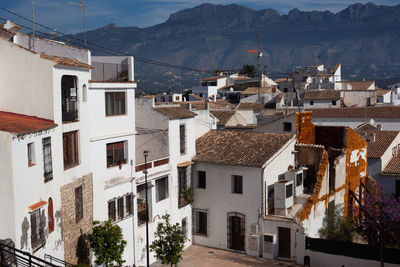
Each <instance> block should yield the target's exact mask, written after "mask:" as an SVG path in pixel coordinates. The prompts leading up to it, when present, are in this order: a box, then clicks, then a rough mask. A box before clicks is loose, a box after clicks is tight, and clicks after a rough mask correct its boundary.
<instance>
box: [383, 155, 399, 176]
mask: <svg viewBox="0 0 400 267" xmlns="http://www.w3.org/2000/svg"><path fill="white" fill-rule="evenodd" d="M381 174H382V175H384V176H400V158H399V157H393V158H392V159H391V160H390V161H389V163H388V164H387V165H386V167H385V169H383V171H382V173H381Z"/></svg>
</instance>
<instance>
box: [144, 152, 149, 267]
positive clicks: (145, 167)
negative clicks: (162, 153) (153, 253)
mask: <svg viewBox="0 0 400 267" xmlns="http://www.w3.org/2000/svg"><path fill="white" fill-rule="evenodd" d="M148 155H149V151H148V150H145V151H143V156H144V170H143V173H144V182H145V184H146V185H145V187H146V189H145V190H146V255H147V257H146V260H147V267H149V266H150V259H149V205H148V201H147V156H148Z"/></svg>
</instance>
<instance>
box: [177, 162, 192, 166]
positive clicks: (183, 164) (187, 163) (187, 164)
mask: <svg viewBox="0 0 400 267" xmlns="http://www.w3.org/2000/svg"><path fill="white" fill-rule="evenodd" d="M192 164H194V162H193V161H185V162H182V163H179V164H178V165H177V166H178V167H187V166H189V165H192Z"/></svg>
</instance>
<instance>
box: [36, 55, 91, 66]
mask: <svg viewBox="0 0 400 267" xmlns="http://www.w3.org/2000/svg"><path fill="white" fill-rule="evenodd" d="M40 57H41V58H43V59H47V60H50V61H53V62H55V63H57V64H58V65H63V66H71V67H78V68H84V69H93V67H92V66H91V65H89V64H86V63H83V62H80V61H79V60H76V59H73V58H67V57H58V56H50V55H46V54H40Z"/></svg>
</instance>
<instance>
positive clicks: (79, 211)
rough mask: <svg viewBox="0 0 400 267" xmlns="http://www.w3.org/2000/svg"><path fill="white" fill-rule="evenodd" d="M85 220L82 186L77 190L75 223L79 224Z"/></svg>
mask: <svg viewBox="0 0 400 267" xmlns="http://www.w3.org/2000/svg"><path fill="white" fill-rule="evenodd" d="M82 218H83V191H82V186H78V187H77V188H75V221H76V222H77V223H78V222H79V221H80V220H81V219H82Z"/></svg>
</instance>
